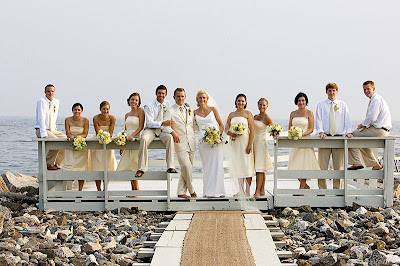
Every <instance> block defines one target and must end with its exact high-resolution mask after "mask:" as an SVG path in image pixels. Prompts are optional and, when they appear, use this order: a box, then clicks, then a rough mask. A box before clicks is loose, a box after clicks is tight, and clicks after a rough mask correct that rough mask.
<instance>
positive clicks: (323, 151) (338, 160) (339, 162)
mask: <svg viewBox="0 0 400 266" xmlns="http://www.w3.org/2000/svg"><path fill="white" fill-rule="evenodd" d="M331 154H332V161H333V169H335V170H343V164H344V149H332V148H319V149H318V163H319V167H320V168H321V170H328V166H329V160H330V157H331ZM341 186H342V180H341V179H333V189H341ZM318 187H319V189H327V185H326V179H318Z"/></svg>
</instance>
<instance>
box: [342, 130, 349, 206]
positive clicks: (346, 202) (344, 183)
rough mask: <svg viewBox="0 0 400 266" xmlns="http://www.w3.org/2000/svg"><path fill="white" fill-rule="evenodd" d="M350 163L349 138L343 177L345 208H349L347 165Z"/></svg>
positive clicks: (345, 149) (345, 141)
mask: <svg viewBox="0 0 400 266" xmlns="http://www.w3.org/2000/svg"><path fill="white" fill-rule="evenodd" d="M348 161H349V149H348V148H347V138H345V139H344V162H343V164H344V165H343V168H344V176H343V179H344V180H343V189H344V206H348V205H349V204H348V199H347V171H348V170H347V164H348Z"/></svg>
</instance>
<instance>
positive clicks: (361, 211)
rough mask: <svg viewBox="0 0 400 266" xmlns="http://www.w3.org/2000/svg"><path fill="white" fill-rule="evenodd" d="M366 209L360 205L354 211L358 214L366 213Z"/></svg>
mask: <svg viewBox="0 0 400 266" xmlns="http://www.w3.org/2000/svg"><path fill="white" fill-rule="evenodd" d="M367 212H368V211H367V209H365V208H364V207H360V208H358V209H357V210H356V213H357V214H358V215H366V214H367Z"/></svg>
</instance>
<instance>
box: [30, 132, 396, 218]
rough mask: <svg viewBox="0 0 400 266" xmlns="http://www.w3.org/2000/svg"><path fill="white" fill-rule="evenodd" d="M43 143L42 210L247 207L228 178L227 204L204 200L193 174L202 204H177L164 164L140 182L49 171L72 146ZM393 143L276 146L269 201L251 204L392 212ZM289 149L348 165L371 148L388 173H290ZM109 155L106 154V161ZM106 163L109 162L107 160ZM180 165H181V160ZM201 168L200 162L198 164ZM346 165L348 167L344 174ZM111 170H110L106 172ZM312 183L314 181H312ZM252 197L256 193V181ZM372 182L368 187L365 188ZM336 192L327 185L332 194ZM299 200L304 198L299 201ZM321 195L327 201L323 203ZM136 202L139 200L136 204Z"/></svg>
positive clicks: (314, 141) (93, 145)
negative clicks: (321, 183) (337, 155)
mask: <svg viewBox="0 0 400 266" xmlns="http://www.w3.org/2000/svg"><path fill="white" fill-rule="evenodd" d="M36 141H37V142H38V156H39V187H40V189H39V198H40V202H39V205H40V208H41V209H56V210H69V211H78V210H79V211H88V210H93V211H94V210H105V209H115V208H121V207H128V208H130V207H138V208H139V209H142V210H154V211H167V210H168V211H178V210H183V211H194V210H235V209H236V210H237V209H243V206H242V205H241V203H242V202H240V201H238V200H237V199H236V198H234V197H233V192H232V188H231V185H230V178H229V176H228V174H226V177H225V188H226V190H227V197H226V198H217V199H207V198H202V197H201V195H202V180H201V178H202V174H201V172H196V173H194V182H195V184H194V185H195V188H196V192H197V194H198V195H199V196H200V197H199V198H197V199H192V200H190V201H187V200H182V199H179V198H176V187H177V179H178V177H179V175H177V174H167V173H166V172H165V161H164V160H152V161H150V165H151V166H153V168H152V169H156V170H154V171H148V172H146V173H145V175H144V176H143V177H142V178H135V177H134V173H132V172H115V171H91V172H73V171H64V170H58V171H48V170H46V161H45V156H42V155H43V154H46V152H47V151H48V150H54V149H65V150H68V149H69V150H71V149H72V147H71V143H70V142H68V141H66V140H61V139H36ZM394 142H395V137H387V138H352V139H347V138H341V137H334V138H332V137H331V138H327V139H325V140H320V139H319V138H318V137H308V138H303V139H300V140H298V141H294V140H289V139H287V138H286V137H281V138H280V139H279V141H278V143H277V145H276V146H275V154H274V161H275V169H274V172H273V173H268V175H267V181H266V189H267V193H266V196H265V197H263V198H261V199H260V200H258V201H257V202H254V201H248V203H250V204H251V205H252V206H256V207H257V208H258V209H260V210H268V209H272V208H274V207H286V206H292V207H296V206H301V205H310V206H312V207H344V206H349V205H352V203H353V202H357V203H359V204H361V205H369V206H382V207H386V206H392V204H393V171H394ZM87 143H88V149H91V150H93V149H103V150H107V149H116V150H118V149H119V148H120V147H119V146H117V145H115V144H113V143H110V144H108V145H102V144H99V143H98V141H97V140H96V139H87ZM138 146H139V141H138V140H136V141H133V142H130V143H128V144H127V146H125V147H124V149H137V148H138ZM289 147H311V148H317V147H332V148H344V149H345V162H347V157H348V153H347V149H348V148H353V147H371V148H377V149H380V150H381V152H383V155H384V158H385V159H384V160H383V163H384V170H379V171H371V170H370V169H365V170H359V171H348V170H342V171H333V170H329V171H289V170H287V168H286V167H285V161H287V156H284V155H281V153H282V151H285V149H286V152H287V148H289ZM149 148H150V149H164V145H163V144H162V142H161V141H159V140H155V141H153V143H152V144H151V145H150V147H149ZM106 154H107V153H104V156H107V155H106ZM104 161H105V162H106V161H107V160H104ZM176 162H177V160H176ZM195 166H197V167H200V166H201V165H200V162H195ZM346 168H347V164H345V169H346ZM105 169H106V167H105ZM300 177H304V178H308V179H311V180H310V181H309V182H308V183H309V184H310V186H311V189H310V190H301V191H300V190H299V189H298V181H297V179H298V178H300ZM310 177H311V178H310ZM316 178H325V179H337V178H340V179H343V181H344V188H343V189H337V190H334V189H327V190H319V189H318V186H317V180H316ZM78 179H79V180H86V184H85V187H84V191H82V192H79V191H76V190H77V188H76V187H72V186H70V185H69V186H68V185H66V184H67V183H71V182H72V181H74V180H78ZM132 179H137V180H140V188H141V190H140V191H131V190H130V182H129V181H130V180H132ZM253 179H254V181H253V183H254V184H253V185H252V190H253V191H252V193H254V188H255V178H253ZM379 179H380V180H382V181H383V187H380V186H378V182H377V181H378V180H379ZM94 180H105V181H106V182H107V181H110V183H109V185H108V186H106V188H105V191H101V192H98V191H95V186H94V182H93V181H94ZM364 181H367V183H368V184H365V182H364ZM329 187H332V185H331V182H330V181H329V180H328V188H329ZM298 194H301V195H304V196H296V195H298ZM320 195H325V196H324V197H322V196H320ZM132 196H137V197H135V198H133V197H132Z"/></svg>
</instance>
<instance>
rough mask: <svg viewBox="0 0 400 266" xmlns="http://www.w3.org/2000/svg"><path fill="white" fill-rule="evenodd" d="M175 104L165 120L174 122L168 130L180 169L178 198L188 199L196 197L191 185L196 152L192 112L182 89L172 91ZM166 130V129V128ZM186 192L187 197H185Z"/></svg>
mask: <svg viewBox="0 0 400 266" xmlns="http://www.w3.org/2000/svg"><path fill="white" fill-rule="evenodd" d="M174 99H175V104H174V105H172V106H171V108H169V109H168V111H167V113H166V116H165V117H166V118H168V119H171V120H173V121H175V124H173V125H172V126H171V127H168V130H170V131H171V135H172V137H173V138H174V142H175V151H176V155H177V156H178V161H179V165H180V167H181V175H180V177H179V182H178V197H180V198H185V199H190V196H191V197H193V198H196V197H197V194H196V192H195V191H194V187H193V183H192V172H193V159H194V153H195V151H196V140H195V136H194V116H193V111H192V110H191V109H190V108H189V107H187V105H186V104H185V99H186V93H185V90H184V89H182V88H177V89H176V90H175V91H174ZM166 129H167V128H166ZM186 191H188V192H189V194H190V196H189V195H186Z"/></svg>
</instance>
